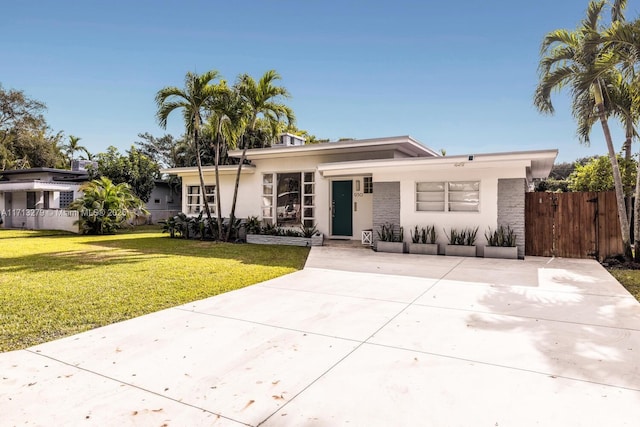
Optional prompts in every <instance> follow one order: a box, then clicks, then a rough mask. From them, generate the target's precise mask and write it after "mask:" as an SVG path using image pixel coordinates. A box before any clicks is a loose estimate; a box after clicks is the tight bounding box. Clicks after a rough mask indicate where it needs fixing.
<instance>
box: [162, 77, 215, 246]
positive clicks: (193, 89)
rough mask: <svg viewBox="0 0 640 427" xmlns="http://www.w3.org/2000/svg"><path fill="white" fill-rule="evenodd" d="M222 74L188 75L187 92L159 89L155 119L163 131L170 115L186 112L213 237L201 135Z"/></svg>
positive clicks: (185, 90) (186, 125)
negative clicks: (217, 80)
mask: <svg viewBox="0 0 640 427" xmlns="http://www.w3.org/2000/svg"><path fill="white" fill-rule="evenodd" d="M219 77H220V74H219V73H218V72H217V71H215V70H211V71H207V72H205V73H204V74H201V75H198V74H195V73H192V72H187V74H186V76H185V81H184V89H180V88H177V87H175V86H168V87H165V88H163V89H160V90H159V91H158V93H157V94H156V105H157V107H158V110H157V112H156V117H157V119H158V123H159V124H160V126H161V127H163V128H166V127H167V119H168V118H169V114H171V112H173V111H175V110H180V109H181V110H183V111H182V113H183V117H184V121H185V127H186V130H187V133H188V134H189V135H190V136H191V141H192V142H193V152H194V153H195V158H196V165H197V166H198V175H199V177H200V194H201V195H202V198H203V202H204V211H205V213H206V214H207V219H208V220H209V227H211V231H212V234H213V220H212V218H211V210H210V209H209V203H208V201H207V198H206V196H205V195H206V194H207V192H206V189H205V184H204V175H203V173H202V162H201V158H200V154H201V153H200V152H201V147H200V139H199V138H200V132H201V128H202V125H203V120H202V117H203V112H204V111H203V110H204V109H205V108H206V106H207V104H209V103H210V102H211V100H212V99H213V97H214V96H215V91H216V88H215V86H214V85H213V84H211V82H212V81H214V80H216V79H218V78H219Z"/></svg>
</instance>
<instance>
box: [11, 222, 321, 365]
mask: <svg viewBox="0 0 640 427" xmlns="http://www.w3.org/2000/svg"><path fill="white" fill-rule="evenodd" d="M0 247H1V248H2V250H1V251H0V352H2V351H8V350H16V349H21V348H25V347H29V346H32V345H35V344H39V343H42V342H46V341H51V340H54V339H57V338H60V337H64V336H67V335H71V334H75V333H78V332H82V331H86V330H88V329H92V328H96V327H99V326H104V325H107V324H110V323H114V322H119V321H122V320H126V319H130V318H132V317H136V316H140V315H143V314H147V313H151V312H154V311H158V310H161V309H164V308H168V307H173V306H176V305H180V304H184V303H187V302H190V301H194V300H198V299H202V298H206V297H210V296H213V295H217V294H220V293H223V292H227V291H231V290H234V289H238V288H242V287H244V286H247V285H251V284H254V283H258V282H261V281H264V280H268V279H272V278H274V277H278V276H281V275H283V274H287V273H291V272H294V271H296V270H299V269H301V268H302V267H303V266H304V262H305V260H306V257H307V255H308V253H309V250H308V249H307V248H299V247H288V246H278V247H277V248H274V247H272V246H262V245H240V244H228V243H215V242H202V241H194V240H182V239H170V238H168V237H167V235H166V234H161V233H160V230H159V229H156V228H153V229H149V228H148V227H147V228H144V229H142V230H138V231H134V232H130V233H123V234H118V235H113V236H79V235H72V234H65V233H59V232H47V231H16V230H0Z"/></svg>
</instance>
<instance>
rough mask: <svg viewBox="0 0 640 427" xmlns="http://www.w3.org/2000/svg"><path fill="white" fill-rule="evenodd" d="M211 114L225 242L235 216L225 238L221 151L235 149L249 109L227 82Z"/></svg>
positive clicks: (222, 86)
mask: <svg viewBox="0 0 640 427" xmlns="http://www.w3.org/2000/svg"><path fill="white" fill-rule="evenodd" d="M208 110H209V113H210V116H209V119H208V122H207V127H208V129H209V133H210V134H211V136H212V138H211V140H212V141H213V151H214V167H215V177H216V201H217V203H218V205H217V208H218V218H217V219H218V230H219V233H220V237H221V238H222V239H224V240H230V239H231V236H232V233H233V223H234V221H235V218H234V217H233V214H232V216H231V218H230V222H229V230H228V233H227V235H226V236H223V235H222V233H223V227H222V214H221V208H220V186H219V182H220V172H219V165H220V151H221V149H222V148H223V145H226V147H235V146H236V145H237V141H238V139H239V138H240V136H241V135H242V134H243V133H244V129H245V127H246V117H247V108H246V103H245V102H244V100H243V99H242V98H241V97H240V93H239V91H238V90H237V88H235V87H233V88H230V87H228V86H227V85H226V82H224V81H223V82H221V83H220V84H219V85H218V86H217V95H216V96H215V97H214V98H213V99H212V100H211V102H210V103H209V104H208Z"/></svg>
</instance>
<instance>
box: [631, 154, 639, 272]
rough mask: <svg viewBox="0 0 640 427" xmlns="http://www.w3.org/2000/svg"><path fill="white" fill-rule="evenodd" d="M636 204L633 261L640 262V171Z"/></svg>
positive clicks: (637, 175)
mask: <svg viewBox="0 0 640 427" xmlns="http://www.w3.org/2000/svg"><path fill="white" fill-rule="evenodd" d="M637 166H638V168H637V169H640V162H639V163H638V165H637ZM635 196H636V203H635V206H634V207H633V214H634V216H635V218H634V219H633V259H634V260H635V261H636V262H640V170H637V171H636V191H635Z"/></svg>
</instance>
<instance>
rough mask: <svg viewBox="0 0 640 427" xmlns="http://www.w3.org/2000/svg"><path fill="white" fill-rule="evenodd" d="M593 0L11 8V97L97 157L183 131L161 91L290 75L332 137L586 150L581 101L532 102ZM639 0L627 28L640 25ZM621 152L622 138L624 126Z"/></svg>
mask: <svg viewBox="0 0 640 427" xmlns="http://www.w3.org/2000/svg"><path fill="white" fill-rule="evenodd" d="M587 4H588V2H587V1H586V0H561V1H558V0H537V1H527V2H514V1H506V0H484V1H478V0H459V1H457V2H433V1H404V0H398V1H383V2H378V1H346V0H345V1H331V0H325V1H304V0H298V1H289V0H278V1H276V0H262V1H257V0H244V1H242V2H235V1H226V2H219V1H188V0H184V1H159V0H157V1H136V0H130V1H119V0H112V1H108V2H105V1H86V0H85V1H65V0H59V1H55V2H53V1H33V2H19V1H13V2H4V4H2V6H1V10H2V14H3V16H4V19H3V24H2V26H1V27H0V62H1V64H2V65H1V67H0V84H2V85H3V87H4V88H5V89H9V88H14V89H20V90H24V91H25V92H26V93H27V95H29V96H30V97H32V98H35V99H38V100H40V101H43V102H45V103H46V104H47V106H48V111H47V114H46V117H47V119H48V122H49V124H50V126H51V127H52V128H53V129H54V130H56V131H58V130H62V131H64V132H65V134H66V135H70V134H71V135H76V136H79V137H81V138H82V141H81V143H82V144H83V145H85V146H87V147H88V148H89V150H90V151H92V152H100V151H104V150H105V149H106V147H108V146H109V145H115V146H116V147H118V148H120V149H121V150H124V149H127V148H128V147H129V146H131V144H133V143H134V141H136V140H137V134H138V133H143V132H150V133H151V134H153V135H156V136H161V135H162V134H164V133H171V134H173V135H175V136H179V135H180V134H182V133H183V124H182V122H181V120H182V118H181V115H180V114H179V113H174V114H175V116H171V117H170V118H169V125H168V127H167V130H166V131H165V130H163V129H161V128H160V127H159V126H158V125H157V123H156V120H155V109H156V107H155V104H154V96H155V93H156V92H157V91H158V90H159V89H160V88H162V87H164V86H180V87H181V86H182V85H183V79H184V75H185V73H186V72H187V71H196V72H199V73H202V72H204V71H206V70H209V69H216V70H218V71H220V72H221V74H222V75H223V76H224V77H225V78H226V79H227V80H228V81H230V82H233V81H234V80H235V78H236V76H237V75H238V74H240V73H245V72H246V73H249V74H251V75H253V76H254V77H256V78H257V77H259V76H260V75H261V74H262V73H264V72H265V71H266V70H269V69H276V70H277V71H278V72H279V73H280V74H281V75H282V78H283V79H282V82H281V83H282V84H283V85H284V86H286V87H287V88H288V90H289V91H290V92H291V94H292V98H291V100H290V101H289V105H290V106H291V107H292V108H293V109H294V112H295V113H296V116H297V125H298V127H299V128H301V129H306V130H308V131H309V132H310V133H312V134H315V135H316V136H317V137H319V138H330V139H332V140H333V139H338V138H340V137H352V138H373V137H383V136H394V135H407V134H408V135H411V136H413V137H415V138H417V139H418V140H419V141H421V142H422V143H424V144H425V145H427V146H429V147H432V148H434V149H440V148H444V149H446V151H447V154H449V155H454V154H471V153H480V152H496V151H512V150H535V149H546V148H558V149H559V150H560V155H559V160H560V161H572V160H574V159H576V158H578V157H582V156H586V155H593V154H605V152H606V147H605V145H604V140H603V138H602V131H601V129H600V128H598V127H595V128H594V129H593V132H592V144H591V147H590V148H587V147H584V146H582V145H580V144H579V142H578V140H577V138H576V137H575V124H574V122H573V120H572V118H571V115H570V113H569V106H568V101H567V96H566V95H564V94H558V95H556V96H555V97H554V103H555V106H556V109H557V113H556V115H555V116H543V115H540V114H539V113H538V112H537V111H536V110H535V108H534V107H533V105H532V94H533V91H534V88H535V86H536V83H537V64H538V59H539V57H538V51H539V46H540V42H541V40H542V37H543V36H544V34H545V33H547V32H549V31H551V30H554V29H557V28H575V27H576V26H577V24H578V23H579V21H580V20H581V19H582V18H583V15H584V11H585V9H586V7H587ZM638 9H639V7H638V2H635V1H630V2H629V6H628V10H627V16H628V18H635V17H636V16H638V13H637V12H638ZM611 125H612V128H613V130H614V137H615V138H616V143H617V144H616V145H617V146H620V145H621V142H622V140H623V138H622V133H621V132H620V131H619V126H618V125H617V124H615V123H613V122H612V124H611Z"/></svg>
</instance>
